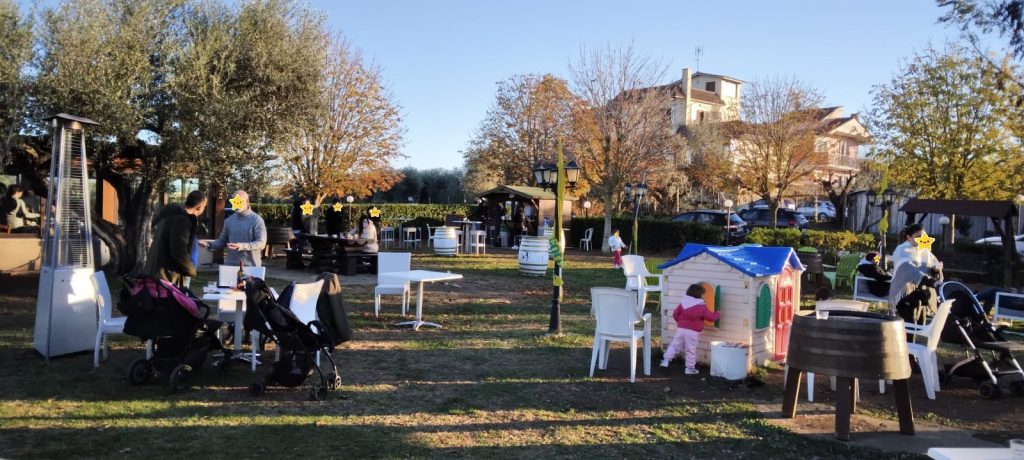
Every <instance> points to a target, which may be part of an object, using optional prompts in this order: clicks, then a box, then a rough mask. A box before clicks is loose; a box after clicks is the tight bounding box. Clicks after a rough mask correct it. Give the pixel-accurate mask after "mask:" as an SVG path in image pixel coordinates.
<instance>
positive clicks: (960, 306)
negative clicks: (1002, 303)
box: [939, 281, 1024, 399]
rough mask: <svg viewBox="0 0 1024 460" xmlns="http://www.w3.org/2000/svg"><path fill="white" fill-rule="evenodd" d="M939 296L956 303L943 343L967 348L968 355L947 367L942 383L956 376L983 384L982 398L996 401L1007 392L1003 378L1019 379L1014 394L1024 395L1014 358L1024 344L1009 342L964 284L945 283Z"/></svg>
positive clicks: (1013, 386) (1013, 384)
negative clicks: (1004, 389)
mask: <svg viewBox="0 0 1024 460" xmlns="http://www.w3.org/2000/svg"><path fill="white" fill-rule="evenodd" d="M939 295H940V297H941V298H942V300H949V299H952V300H953V307H952V308H951V309H950V313H949V319H948V320H947V321H946V325H945V327H944V328H943V330H942V335H941V340H942V341H943V342H945V343H950V344H957V345H961V346H963V347H964V351H965V353H966V357H965V358H964V359H962V360H960V361H957V362H956V363H953V364H947V365H946V370H945V372H940V373H939V383H940V384H941V385H945V384H947V383H948V382H949V380H950V379H951V378H952V377H954V376H957V377H966V378H970V379H972V380H974V381H975V382H979V383H980V386H979V387H978V392H979V393H981V396H982V397H984V398H986V399H992V398H998V397H999V396H1001V395H1002V393H1003V390H1002V387H1001V386H1000V378H1003V377H1013V376H1017V377H1018V378H1015V379H1013V380H1012V381H1010V383H1009V389H1010V392H1011V393H1013V394H1016V395H1024V370H1021V367H1020V364H1019V363H1018V362H1017V360H1016V358H1014V356H1013V353H1014V352H1024V343H1018V342H1008V341H1006V339H1005V338H1003V335H1002V328H998V329H997V328H996V327H995V326H994V325H993V324H992V322H990V321H989V319H988V316H987V315H986V314H985V310H984V309H983V308H982V306H981V303H979V302H978V298H977V297H975V296H974V293H973V292H971V290H970V289H969V288H968V287H967V286H965V285H963V284H962V283H959V282H956V281H948V282H946V283H943V284H942V286H941V287H940V288H939ZM986 355H987V356H988V359H987V360H986Z"/></svg>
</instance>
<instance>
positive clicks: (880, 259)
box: [874, 255, 882, 264]
mask: <svg viewBox="0 0 1024 460" xmlns="http://www.w3.org/2000/svg"><path fill="white" fill-rule="evenodd" d="M881 261H882V256H879V255H876V256H875V259H874V262H875V263H876V264H877V263H879V262H881Z"/></svg>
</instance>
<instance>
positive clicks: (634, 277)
mask: <svg viewBox="0 0 1024 460" xmlns="http://www.w3.org/2000/svg"><path fill="white" fill-rule="evenodd" d="M622 272H623V273H625V275H626V289H627V290H630V291H637V292H638V293H639V294H640V296H639V301H638V303H637V308H638V309H639V310H640V311H643V310H644V307H646V306H647V293H649V292H657V293H659V295H658V305H659V306H660V305H661V295H660V294H661V280H662V275H654V274H651V272H649V271H647V264H646V263H644V258H643V256H637V255H628V256H622ZM649 279H654V280H656V281H655V282H654V283H651V282H650V281H649Z"/></svg>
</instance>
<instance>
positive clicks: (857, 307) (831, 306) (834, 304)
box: [815, 299, 868, 312]
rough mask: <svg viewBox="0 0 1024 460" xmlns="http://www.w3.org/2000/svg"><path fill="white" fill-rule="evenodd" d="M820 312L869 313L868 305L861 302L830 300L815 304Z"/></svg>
mask: <svg viewBox="0 0 1024 460" xmlns="http://www.w3.org/2000/svg"><path fill="white" fill-rule="evenodd" d="M815 307H816V308H817V309H818V310H830V311H861V312H863V311H868V303H867V302H861V301H859V300H844V299H835V300H833V299H830V300H819V301H817V302H815Z"/></svg>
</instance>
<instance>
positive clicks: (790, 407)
mask: <svg viewBox="0 0 1024 460" xmlns="http://www.w3.org/2000/svg"><path fill="white" fill-rule="evenodd" d="M803 375H804V371H802V370H800V369H796V368H793V367H790V368H789V370H787V371H786V391H785V392H784V393H783V396H782V416H783V417H785V418H793V417H796V403H797V398H799V397H800V380H801V378H802V377H803Z"/></svg>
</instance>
